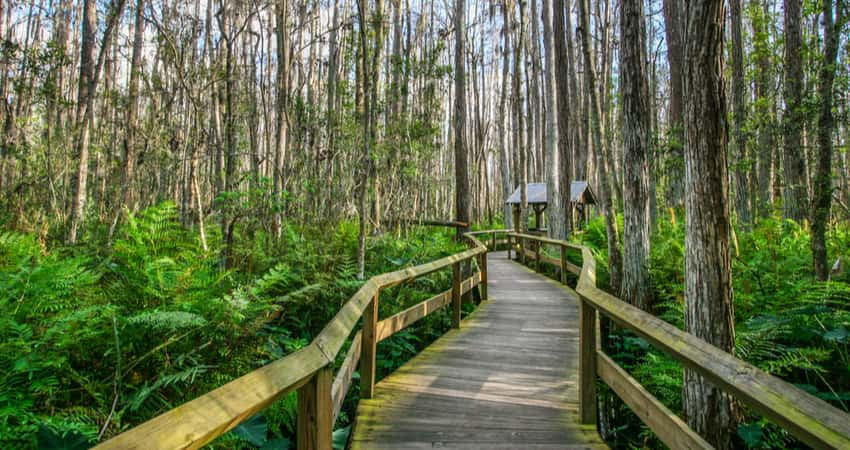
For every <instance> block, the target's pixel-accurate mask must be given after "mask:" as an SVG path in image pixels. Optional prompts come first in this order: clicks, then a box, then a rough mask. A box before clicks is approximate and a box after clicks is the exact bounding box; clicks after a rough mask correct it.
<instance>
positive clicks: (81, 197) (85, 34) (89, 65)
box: [68, 0, 125, 245]
mask: <svg viewBox="0 0 850 450" xmlns="http://www.w3.org/2000/svg"><path fill="white" fill-rule="evenodd" d="M124 2H125V0H115V1H114V2H111V3H110V11H109V18H108V19H107V23H106V29H105V31H104V33H103V40H102V41H101V46H100V52H99V53H97V57H96V58H95V54H96V52H95V41H96V39H95V35H96V34H97V2H96V1H95V0H85V1H84V2H83V20H82V22H83V24H82V43H81V49H80V79H79V89H78V93H77V111H76V116H75V120H74V126H75V127H76V129H77V134H76V138H77V142H76V145H75V147H76V153H77V157H78V159H79V166H78V167H77V183H76V193H75V195H74V200H73V203H72V206H71V223H70V226H69V228H68V243H70V244H71V245H74V244H76V243H77V229H78V228H79V227H80V225H81V224H82V222H83V216H84V214H85V208H86V199H87V182H88V176H89V141H90V134H91V123H92V121H93V120H94V97H95V93H96V92H97V84H98V79H99V74H100V71H101V68H102V67H103V64H104V60H105V59H106V52H107V51H108V49H109V43H110V42H111V39H112V34H113V32H114V31H115V28H117V26H118V22H119V21H120V19H121V16H122V11H123V9H124Z"/></svg>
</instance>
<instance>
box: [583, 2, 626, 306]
mask: <svg viewBox="0 0 850 450" xmlns="http://www.w3.org/2000/svg"><path fill="white" fill-rule="evenodd" d="M578 5H579V14H578V16H579V30H578V33H579V35H580V37H581V42H582V52H583V53H584V70H585V84H586V86H585V91H586V92H587V95H588V97H589V100H590V107H589V113H590V135H591V139H592V141H593V150H594V152H595V153H596V165H597V167H596V169H597V171H598V173H599V179H598V180H597V185H598V186H599V188H598V189H597V193H598V194H599V195H598V197H599V199H598V200H599V205H600V206H601V207H602V213H603V215H604V216H605V231H606V233H607V235H608V274H609V279H610V284H611V289H612V290H613V291H614V292H619V291H620V283H621V279H622V267H623V261H622V256H621V254H620V237H619V232H618V231H617V216H616V214H615V212H614V203H613V201H612V199H611V196H612V195H611V179H610V176H609V174H608V161H607V158H606V157H605V148H604V145H605V144H604V141H603V139H602V123H601V121H602V106H601V105H600V104H599V96H598V92H597V83H596V68H595V64H594V61H593V48H592V47H591V44H590V7H589V5H588V0H578Z"/></svg>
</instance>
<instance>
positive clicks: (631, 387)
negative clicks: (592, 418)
mask: <svg viewBox="0 0 850 450" xmlns="http://www.w3.org/2000/svg"><path fill="white" fill-rule="evenodd" d="M596 367H597V370H598V374H599V378H601V379H602V381H604V382H605V384H607V385H608V386H610V387H611V389H612V390H613V391H614V392H615V393H616V394H617V396H618V397H620V398H621V399H622V400H623V401H624V402H625V403H626V405H628V406H629V408H630V409H631V410H632V412H634V413H635V415H636V416H638V418H640V420H641V421H642V422H643V423H645V424H646V425H647V426H649V428H650V429H652V431H654V432H655V434H656V435H658V438H659V439H661V442H664V444H666V445H667V447H669V448H674V449H712V448H714V447H712V446H711V444H709V443H708V442H705V440H704V439H703V438H702V437H700V435H699V434H697V433H696V432H695V431H694V430H692V429H691V428H690V427H689V426H688V424H686V423H685V421H683V420H682V419H680V418H679V417H677V416H676V415H675V414H674V413H673V411H670V410H669V409H667V407H666V406H664V405H663V404H662V403H661V402H659V401H658V399H656V398H655V397H653V396H652V394H650V393H649V392H648V391H647V390H646V389H644V387H643V386H641V384H640V383H638V382H637V380H635V379H634V378H632V377H631V376H629V374H628V373H626V371H625V370H623V368H622V367H620V366H619V365H617V363H615V362H614V361H613V360H612V359H611V358H609V357H608V355H606V354H605V353H602V352H601V351H597V352H596Z"/></svg>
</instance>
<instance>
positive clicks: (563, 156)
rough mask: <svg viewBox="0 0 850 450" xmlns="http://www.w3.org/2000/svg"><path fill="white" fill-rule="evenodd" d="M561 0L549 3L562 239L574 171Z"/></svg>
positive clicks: (568, 225) (568, 223)
mask: <svg viewBox="0 0 850 450" xmlns="http://www.w3.org/2000/svg"><path fill="white" fill-rule="evenodd" d="M566 6H567V5H565V4H564V0H554V4H553V5H552V9H553V11H552V12H553V14H552V20H553V27H552V31H553V33H554V35H555V36H554V42H553V44H554V46H555V59H554V61H555V70H556V74H555V82H556V86H555V87H556V93H555V95H557V99H558V100H557V104H558V125H557V130H558V153H559V160H560V162H561V168H560V169H561V176H560V185H561V188H560V192H561V198H562V199H563V200H562V205H561V208H562V210H563V211H562V214H561V216H562V219H561V220H562V221H563V222H562V227H563V239H569V237H570V234H571V233H572V226H573V204H572V200H571V195H572V194H571V185H572V183H571V181H572V173H573V145H572V144H573V143H572V140H571V137H570V125H571V123H572V120H573V118H572V111H571V110H570V100H571V98H570V92H571V91H570V85H569V81H568V79H569V76H570V75H569V72H570V70H569V69H570V67H571V66H572V60H571V59H570V58H569V55H568V51H567V32H566V30H567V28H566V26H567V25H566V23H565V16H566V15H567V14H569V12H568V11H566Z"/></svg>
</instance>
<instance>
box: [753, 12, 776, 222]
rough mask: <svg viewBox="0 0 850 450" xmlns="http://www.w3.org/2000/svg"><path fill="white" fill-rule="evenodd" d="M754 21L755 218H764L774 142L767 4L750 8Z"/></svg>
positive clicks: (768, 202)
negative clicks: (756, 193)
mask: <svg viewBox="0 0 850 450" xmlns="http://www.w3.org/2000/svg"><path fill="white" fill-rule="evenodd" d="M750 11H752V13H753V14H752V19H753V35H754V36H753V51H754V55H753V57H754V58H755V61H756V76H755V78H756V104H755V105H756V108H755V109H756V117H755V119H756V123H757V125H756V127H757V128H756V129H757V132H758V143H757V151H756V159H757V161H758V164H757V166H756V169H757V171H758V203H757V206H758V211H757V213H758V217H767V216H769V215H770V214H771V213H772V212H773V200H774V199H773V183H774V178H775V172H774V160H773V151H774V148H773V146H774V139H773V132H774V130H773V110H772V109H773V100H772V98H773V94H772V92H771V78H772V77H771V73H772V66H771V63H770V60H771V49H770V31H769V29H768V23H767V21H768V6H767V1H766V0H756V1H754V2H753V3H752V4H751V9H750Z"/></svg>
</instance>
